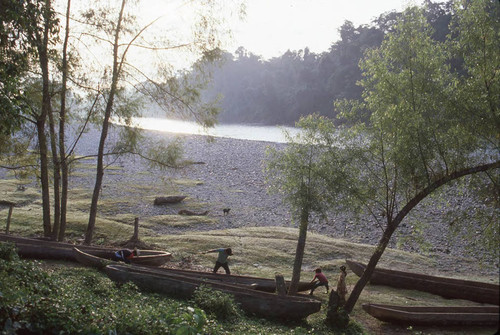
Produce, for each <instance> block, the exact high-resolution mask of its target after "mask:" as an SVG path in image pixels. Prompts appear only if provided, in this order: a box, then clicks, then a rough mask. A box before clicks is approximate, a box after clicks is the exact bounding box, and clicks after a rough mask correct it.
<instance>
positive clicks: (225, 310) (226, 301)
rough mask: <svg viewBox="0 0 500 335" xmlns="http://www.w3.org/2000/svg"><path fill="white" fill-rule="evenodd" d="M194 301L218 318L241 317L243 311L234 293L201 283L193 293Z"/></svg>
mask: <svg viewBox="0 0 500 335" xmlns="http://www.w3.org/2000/svg"><path fill="white" fill-rule="evenodd" d="M193 303H194V304H195V305H196V306H198V307H200V308H201V309H203V310H204V311H205V312H206V313H207V314H209V315H213V316H214V317H216V318H217V319H218V320H231V319H234V318H236V317H240V316H241V314H242V312H241V310H240V308H239V306H238V305H237V304H236V302H235V301H234V298H233V296H232V295H230V294H227V293H223V292H220V291H217V290H213V289H211V288H210V287H208V286H206V285H200V286H199V287H198V288H197V289H196V291H195V292H194V294H193Z"/></svg>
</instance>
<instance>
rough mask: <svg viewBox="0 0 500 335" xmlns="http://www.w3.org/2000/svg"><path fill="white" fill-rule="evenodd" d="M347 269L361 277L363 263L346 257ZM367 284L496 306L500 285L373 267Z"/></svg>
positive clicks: (499, 298)
mask: <svg viewBox="0 0 500 335" xmlns="http://www.w3.org/2000/svg"><path fill="white" fill-rule="evenodd" d="M346 263H347V265H348V266H349V268H350V269H351V270H352V271H353V272H354V273H355V274H356V275H358V276H361V275H362V274H363V272H364V270H365V267H366V265H365V264H362V263H359V262H355V261H351V260H346ZM370 283H371V284H374V285H386V286H391V287H396V288H403V289H409V290H418V291H422V292H428V293H432V294H436V295H440V296H442V297H445V298H449V299H465V300H470V301H475V302H481V303H487V304H493V305H499V303H500V301H499V300H500V291H499V285H497V284H492V283H483V282H477V281H471V280H462V279H455V278H447V277H438V276H431V275H425V274H419V273H412V272H404V271H396V270H389V269H382V268H375V271H374V272H373V274H372V277H371V279H370Z"/></svg>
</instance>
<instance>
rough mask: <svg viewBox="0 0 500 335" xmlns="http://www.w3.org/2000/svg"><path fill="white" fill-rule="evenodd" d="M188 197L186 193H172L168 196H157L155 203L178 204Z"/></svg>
mask: <svg viewBox="0 0 500 335" xmlns="http://www.w3.org/2000/svg"><path fill="white" fill-rule="evenodd" d="M185 198H186V196H185V195H171V196H167V197H157V198H155V201H154V204H155V205H166V204H176V203H179V202H181V201H182V200H184V199H185Z"/></svg>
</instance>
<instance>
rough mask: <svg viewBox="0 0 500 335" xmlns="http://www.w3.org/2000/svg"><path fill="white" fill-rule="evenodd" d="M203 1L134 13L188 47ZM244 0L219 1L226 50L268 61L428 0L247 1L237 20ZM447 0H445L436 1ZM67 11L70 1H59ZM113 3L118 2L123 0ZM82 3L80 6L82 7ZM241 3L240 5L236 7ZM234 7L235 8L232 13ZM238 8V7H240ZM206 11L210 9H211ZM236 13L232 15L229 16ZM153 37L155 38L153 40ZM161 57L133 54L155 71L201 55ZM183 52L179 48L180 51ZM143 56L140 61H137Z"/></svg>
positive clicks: (320, 46)
mask: <svg viewBox="0 0 500 335" xmlns="http://www.w3.org/2000/svg"><path fill="white" fill-rule="evenodd" d="M198 1H199V0H139V1H138V2H137V3H136V7H135V8H134V9H132V11H133V13H134V14H136V15H137V16H138V18H139V21H141V22H140V26H141V27H143V26H145V25H146V24H148V23H150V22H152V21H153V20H156V19H158V20H157V21H155V24H154V25H153V26H151V27H149V28H148V29H147V31H146V32H145V33H144V35H149V36H150V37H151V36H153V37H154V38H157V37H165V38H168V39H170V40H171V44H170V45H182V44H185V43H189V42H190V41H193V37H192V35H191V37H189V36H190V34H192V31H191V28H192V25H193V22H194V17H195V16H196V15H195V12H196V8H197V5H198V4H199V2H198ZM238 1H242V0H219V1H218V2H217V3H218V4H219V7H218V8H217V10H216V11H217V13H218V14H220V15H221V16H222V17H224V18H226V19H227V20H228V22H227V28H229V29H230V30H231V31H232V35H233V38H232V39H231V40H229V39H226V40H225V43H224V44H223V46H222V47H223V49H225V50H227V51H229V52H234V51H236V49H237V48H238V47H240V46H243V47H245V48H246V49H247V50H248V51H250V52H252V53H253V54H256V55H258V56H262V57H263V58H264V59H270V58H273V57H279V56H281V55H283V54H284V53H285V52H286V51H287V50H289V49H290V50H300V49H304V48H305V47H308V48H309V49H310V50H311V51H312V52H315V53H321V52H323V51H327V50H328V49H329V47H330V46H331V45H332V44H333V43H335V42H336V41H338V39H339V34H338V29H339V28H340V27H341V26H342V24H343V23H344V22H345V21H346V20H350V21H352V22H353V23H354V25H355V26H358V25H361V24H369V23H371V21H372V20H374V19H375V18H377V17H378V16H379V15H381V14H382V13H385V12H389V11H392V10H397V11H402V10H404V9H405V8H406V7H407V6H409V5H421V4H422V2H423V0H246V2H245V4H246V16H245V17H244V18H243V20H237V19H235V18H236V17H238V15H236V14H235V12H238V11H237V10H235V3H238ZM434 1H435V2H438V1H439V2H442V1H444V0H434ZM57 2H60V3H61V4H60V5H61V9H60V12H62V13H64V11H65V7H66V5H65V1H64V0H59V1H57ZM111 3H112V4H113V3H114V4H115V5H118V4H119V3H120V2H119V1H118V0H112V1H111ZM72 7H73V8H74V7H76V8H74V10H76V11H77V10H78V9H82V8H84V9H88V2H84V1H82V2H77V3H76V4H74V5H73V4H72ZM78 7H80V8H78ZM236 7H237V6H236ZM229 8H232V10H233V11H232V15H230V14H231V12H230V10H229ZM237 8H238V7H237ZM205 14H206V13H205ZM230 17H232V19H228V18H230ZM148 39H149V38H148ZM175 50H176V51H174V52H172V53H170V54H168V55H167V58H166V59H162V60H155V59H154V57H152V56H151V52H150V51H149V50H147V49H143V50H137V51H131V52H129V59H134V58H135V60H136V62H134V64H140V66H141V68H143V69H148V68H151V69H154V68H155V67H154V66H153V64H154V62H157V63H158V62H163V63H164V62H167V63H169V64H171V65H172V66H173V67H174V68H189V67H190V64H191V63H192V62H193V61H195V60H196V58H197V57H199V55H194V54H189V53H187V52H186V53H183V51H181V49H175ZM177 50H179V51H177ZM101 55H102V52H100V51H95V50H93V54H91V56H90V58H93V59H95V62H97V63H99V62H101V61H102V57H101ZM137 60H138V61H137Z"/></svg>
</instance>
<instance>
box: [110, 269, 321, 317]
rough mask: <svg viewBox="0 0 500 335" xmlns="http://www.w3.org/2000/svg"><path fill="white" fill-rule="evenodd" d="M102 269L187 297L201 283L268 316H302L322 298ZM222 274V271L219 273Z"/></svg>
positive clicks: (147, 287)
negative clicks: (283, 294) (278, 293)
mask: <svg viewBox="0 0 500 335" xmlns="http://www.w3.org/2000/svg"><path fill="white" fill-rule="evenodd" d="M104 271H105V272H106V274H107V275H108V277H109V278H111V280H113V281H115V282H118V283H125V282H129V281H130V282H133V283H135V284H136V285H137V287H139V288H140V289H141V290H144V291H150V292H156V293H161V294H165V295H168V296H172V297H176V298H183V299H189V298H191V297H192V295H193V293H194V291H195V290H196V289H197V288H198V287H199V286H200V285H206V286H208V287H210V288H212V289H214V290H218V291H222V292H225V293H228V294H231V295H232V296H233V297H234V299H235V301H236V302H237V303H238V304H240V306H241V308H242V310H243V311H245V312H246V313H248V314H251V315H257V316H260V317H264V318H268V319H280V320H301V319H304V318H305V317H307V316H308V315H310V314H313V313H316V312H318V311H319V310H320V309H321V302H320V301H318V300H315V299H312V298H309V297H306V296H300V295H297V296H288V295H285V296H280V295H277V294H273V293H268V292H262V291H257V290H253V289H249V288H245V287H243V286H241V285H232V284H228V283H223V282H220V281H215V280H210V279H204V278H193V277H190V276H186V275H181V274H174V273H170V274H168V275H167V274H166V273H161V271H158V270H157V269H150V268H142V267H136V266H126V265H107V266H106V267H105V268H104ZM221 276H223V275H221Z"/></svg>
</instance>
